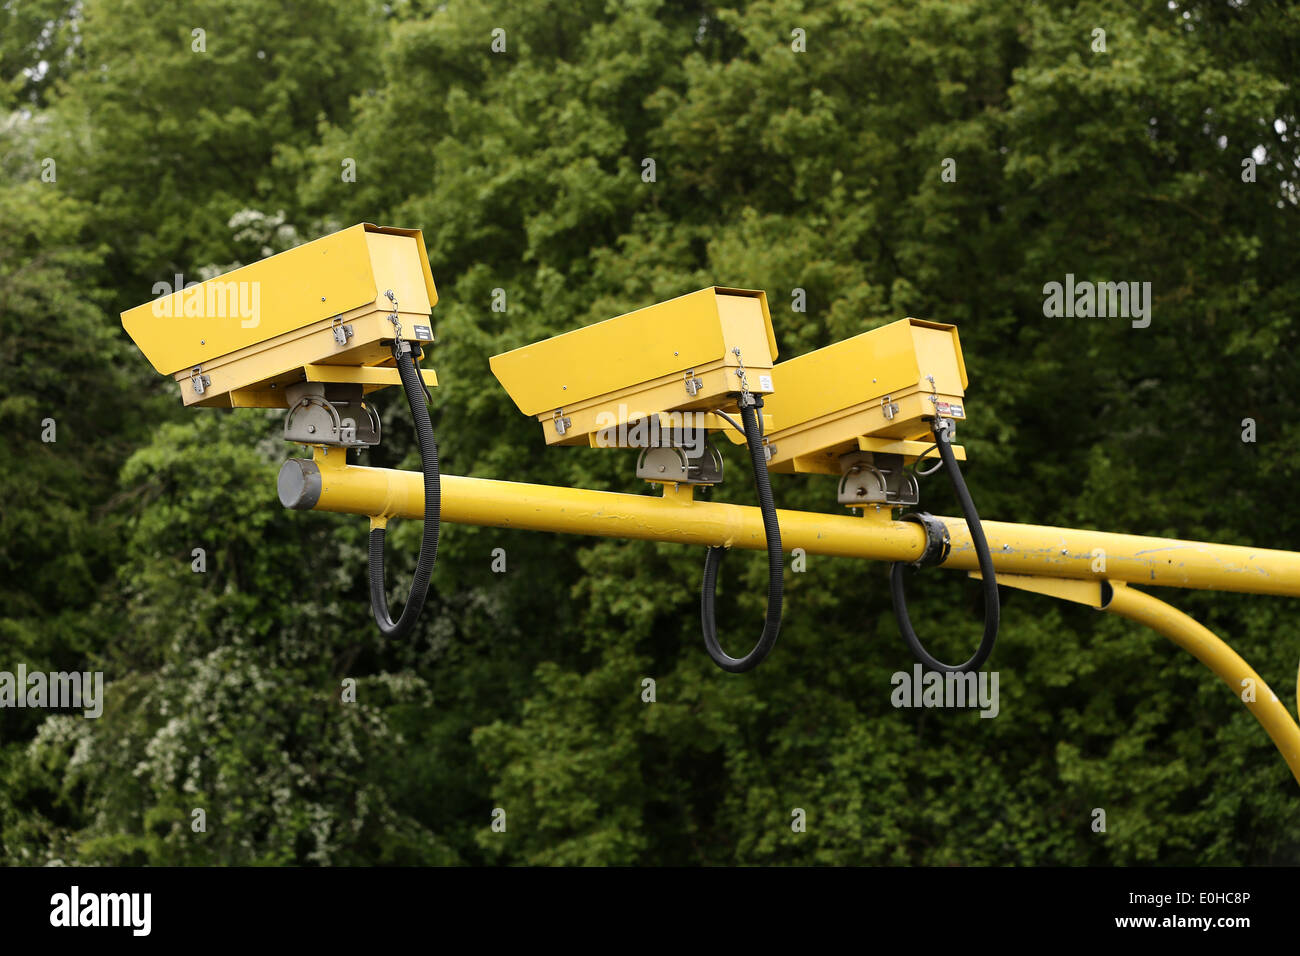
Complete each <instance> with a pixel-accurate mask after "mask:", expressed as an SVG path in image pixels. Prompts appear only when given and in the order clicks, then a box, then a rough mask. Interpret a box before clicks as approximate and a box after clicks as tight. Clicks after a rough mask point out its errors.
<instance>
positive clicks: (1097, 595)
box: [972, 574, 1300, 783]
mask: <svg viewBox="0 0 1300 956" xmlns="http://www.w3.org/2000/svg"><path fill="white" fill-rule="evenodd" d="M972 577H978V575H972ZM998 583H999V584H1004V585H1006V586H1007V587H1013V588H1019V589H1020V590H1022V591H1036V592H1038V593H1039V594H1047V595H1050V596H1051V597H1056V598H1060V599H1061V600H1064V601H1074V602H1076V603H1079V604H1087V605H1089V606H1091V607H1095V608H1099V609H1101V610H1105V611H1109V612H1110V613H1112V614H1119V615H1122V616H1124V617H1126V618H1128V619H1129V620H1131V621H1137V622H1138V623H1139V624H1145V625H1146V626H1147V627H1149V628H1151V629H1152V630H1153V631H1156V632H1157V633H1159V634H1163V635H1164V636H1165V637H1167V638H1169V639H1170V640H1171V641H1173V642H1174V643H1175V644H1177V645H1178V646H1179V647H1181V648H1182V649H1183V650H1185V651H1187V652H1188V653H1189V654H1191V655H1192V656H1193V657H1195V658H1196V659H1197V660H1198V661H1200V662H1201V663H1202V664H1204V665H1205V666H1206V667H1208V668H1209V669H1210V670H1212V671H1214V673H1215V674H1217V675H1218V676H1219V679H1220V680H1222V681H1223V682H1224V683H1225V684H1227V685H1228V686H1229V687H1230V688H1232V692H1233V694H1234V695H1235V696H1236V697H1237V699H1238V700H1242V703H1244V704H1245V705H1246V707H1247V708H1249V709H1250V712H1251V713H1252V714H1254V715H1255V719H1256V720H1258V721H1259V722H1260V724H1262V725H1263V727H1264V730H1265V731H1267V732H1268V735H1269V737H1271V738H1272V740H1273V744H1274V745H1275V746H1276V747H1277V749H1278V752H1279V753H1280V754H1281V755H1282V759H1283V760H1285V761H1286V764H1287V766H1288V767H1290V768H1291V774H1292V776H1294V777H1295V779H1296V783H1300V726H1297V725H1296V722H1295V721H1294V720H1292V719H1291V713H1290V711H1288V710H1287V709H1286V705H1285V704H1283V703H1282V701H1281V700H1280V699H1279V698H1278V696H1277V694H1275V693H1273V690H1272V688H1270V687H1269V686H1268V684H1266V683H1265V682H1264V679H1263V678H1262V677H1260V676H1259V674H1257V673H1255V669H1254V668H1253V667H1251V666H1250V665H1249V664H1247V663H1246V661H1245V660H1244V659H1243V658H1242V657H1241V655H1240V654H1238V653H1237V652H1236V651H1234V650H1233V649H1232V648H1231V647H1229V646H1228V645H1227V644H1226V643H1224V642H1223V641H1222V640H1221V639H1220V638H1218V637H1216V636H1215V635H1214V633H1213V632H1211V631H1210V630H1209V629H1208V628H1206V627H1203V626H1202V625H1200V624H1198V623H1197V622H1196V621H1194V620H1193V619H1192V618H1190V617H1189V616H1188V615H1186V614H1184V613H1183V612H1182V611H1180V610H1178V609H1177V608H1175V607H1171V606H1170V605H1168V604H1166V603H1165V602H1164V601H1161V600H1159V599H1157V598H1153V597H1152V596H1151V595H1149V594H1146V593H1145V592H1143V591H1136V590H1134V589H1133V588H1131V587H1128V586H1127V585H1126V584H1124V582H1122V581H1108V582H1100V581H1067V580H1061V579H1058V578H1049V577H1039V576H1036V575H1022V574H999V575H998ZM1248 687H1251V688H1253V689H1254V693H1253V694H1252V695H1250V696H1251V697H1252V698H1253V699H1251V700H1243V699H1242V692H1243V691H1244V690H1245V689H1246V688H1248ZM1296 693H1297V696H1298V697H1300V675H1298V676H1297V686H1296Z"/></svg>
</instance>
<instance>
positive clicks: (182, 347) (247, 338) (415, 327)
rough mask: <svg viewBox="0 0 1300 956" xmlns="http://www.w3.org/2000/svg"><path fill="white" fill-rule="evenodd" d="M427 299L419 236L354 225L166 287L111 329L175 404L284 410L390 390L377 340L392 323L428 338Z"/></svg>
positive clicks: (414, 338) (388, 358) (430, 300)
mask: <svg viewBox="0 0 1300 956" xmlns="http://www.w3.org/2000/svg"><path fill="white" fill-rule="evenodd" d="M177 278H178V283H177V284H178V285H180V284H181V282H180V277H177ZM160 285H161V286H163V287H167V283H161V284H160ZM155 291H157V290H155ZM437 302H438V291H437V289H436V288H435V287H434V283H433V273H432V271H431V270H430V268H429V257H428V254H427V253H426V252H425V248H424V238H423V236H422V235H421V233H420V231H419V230H418V229H395V228H390V227H386V226H374V225H371V224H369V223H362V224H360V225H356V226H352V227H350V228H348V229H344V230H342V231H340V232H336V233H334V234H332V235H329V236H325V237H324V238H321V239H317V240H315V241H313V242H308V243H305V244H304V245H301V246H298V247H296V248H294V249H290V250H288V251H287V252H282V253H279V254H278V255H274V256H271V257H270V258H268V259H263V260H262V261H260V262H255V263H253V264H252V265H248V266H244V267H243V268H240V269H235V270H233V271H232V272H228V273H226V274H225V275H222V276H218V277H216V278H213V279H208V280H207V281H205V282H199V283H193V284H189V285H186V286H184V287H182V288H173V289H171V291H169V292H166V294H164V295H162V296H160V297H159V298H157V299H155V300H153V301H152V302H148V303H146V304H144V305H141V306H137V307H136V308H134V309H130V310H128V311H126V312H123V313H122V326H123V328H125V329H126V331H127V333H128V334H129V335H130V336H131V339H132V340H133V341H134V342H135V344H136V345H137V346H138V347H139V349H140V351H141V352H143V353H144V355H145V357H146V358H148V359H149V361H150V362H151V363H152V364H153V367H154V368H155V369H157V370H158V371H159V372H160V373H162V374H164V375H170V376H171V377H173V378H174V379H176V381H177V382H178V383H179V385H180V390H181V397H182V399H183V400H184V402H185V404H186V405H204V406H217V407H223V408H232V407H233V408H249V407H260V408H289V407H291V406H293V405H295V404H298V403H300V402H301V401H303V396H304V395H305V396H324V395H326V394H327V393H328V394H331V395H342V394H343V393H345V392H346V393H347V397H346V398H341V399H339V401H340V402H345V401H348V400H352V399H355V400H356V401H357V402H359V401H360V398H361V396H362V395H363V394H365V393H368V392H371V391H373V390H374V389H377V388H383V387H384V386H387V385H397V384H399V379H398V370H397V368H396V367H395V364H394V360H393V357H392V352H391V349H390V348H389V346H387V345H384V344H381V340H387V341H392V340H393V338H394V333H395V331H396V329H397V328H398V325H400V328H401V336H402V337H403V338H404V339H405V340H406V341H408V342H410V343H412V344H416V345H418V344H427V343H430V342H432V341H433V330H432V325H431V323H430V321H429V315H430V313H431V310H432V308H433V306H434V305H436V304H437ZM394 319H396V322H394ZM423 374H424V377H425V381H426V382H427V384H429V385H435V384H437V380H436V377H435V376H434V375H433V373H432V372H431V371H425V372H424V373H423ZM299 385H308V386H312V387H310V388H305V389H304V388H297V389H295V388H294V386H299ZM291 390H292V391H294V392H295V395H293V396H291V395H289V394H288V393H289V392H290V391H291ZM298 393H301V394H298ZM308 404H315V403H312V402H310V401H308ZM319 407H320V406H319V404H317V408H318V409H319Z"/></svg>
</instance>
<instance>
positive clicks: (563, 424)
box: [555, 408, 573, 436]
mask: <svg viewBox="0 0 1300 956" xmlns="http://www.w3.org/2000/svg"><path fill="white" fill-rule="evenodd" d="M572 424H573V422H571V421H569V419H567V418H565V417H564V409H562V408H557V409H556V410H555V434H557V435H560V436H563V435H564V433H565V432H567V431H568V430H569V426H570V425H572Z"/></svg>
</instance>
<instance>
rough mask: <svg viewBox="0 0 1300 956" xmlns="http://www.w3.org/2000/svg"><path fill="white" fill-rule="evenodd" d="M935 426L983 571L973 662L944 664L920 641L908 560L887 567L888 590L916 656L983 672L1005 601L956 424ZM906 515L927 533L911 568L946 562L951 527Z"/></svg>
mask: <svg viewBox="0 0 1300 956" xmlns="http://www.w3.org/2000/svg"><path fill="white" fill-rule="evenodd" d="M933 428H934V440H935V443H936V444H937V445H938V447H939V456H940V458H941V459H942V460H943V467H944V469H946V470H947V472H948V478H949V479H950V480H951V481H952V488H953V491H955V492H956V493H957V500H958V501H959V502H961V510H962V513H963V514H965V516H966V526H967V528H969V529H970V537H971V543H972V544H973V545H974V546H975V556H976V558H977V559H978V560H979V566H980V574H981V576H982V577H983V585H984V637H983V638H982V639H981V641H980V645H979V647H978V648H977V649H976V651H975V653H974V654H973V655H972V656H971V658H970V659H969V660H967V661H966V662H964V663H962V664H956V665H953V664H945V663H943V661H940V660H938V659H937V658H935V657H934V656H933V655H932V654H930V652H929V651H927V650H926V649H925V646H924V645H923V644H922V643H921V639H920V638H919V637H917V636H916V631H914V630H913V629H912V621H911V619H910V618H909V617H908V614H907V592H906V590H905V589H904V586H903V583H904V582H903V575H904V573H905V569H906V568H907V566H908V565H907V564H905V563H904V562H901V561H896V562H894V565H893V567H891V568H890V569H889V593H890V596H891V597H892V599H893V602H894V617H895V618H896V619H897V620H898V629H899V630H900V631H901V632H902V634H903V640H905V641H906V642H907V646H908V647H909V648H911V650H912V653H913V654H915V655H916V659H917V660H919V661H920V662H921V663H922V664H923V665H925V666H926V667H928V668H930V670H934V671H941V672H945V673H964V672H966V671H977V670H979V669H980V667H981V666H983V664H984V662H985V661H986V660H988V657H989V655H990V654H991V653H993V644H994V642H995V641H996V640H997V637H998V622H999V620H1000V617H1001V601H1000V599H999V596H998V583H997V576H996V574H995V573H994V571H993V555H992V554H990V553H989V543H988V539H987V538H985V537H984V527H983V525H981V524H980V517H979V514H978V513H976V511H975V502H974V501H972V500H971V496H970V490H969V489H968V488H967V487H966V480H965V479H964V478H962V475H961V469H960V468H958V466H957V457H956V456H955V455H954V454H953V451H952V432H953V423H952V422H951V421H949V420H948V419H946V418H936V419H935V420H934V426H933ZM906 518H907V519H908V520H911V521H916V522H917V523H918V524H920V525H921V526H922V527H923V528H925V536H926V546H925V550H924V551H923V552H922V553H921V556H920V558H918V559H917V560H916V561H915V562H913V564H912V567H925V566H928V565H933V564H941V563H942V562H943V561H944V560H946V559H947V557H948V553H949V550H950V548H951V540H950V538H949V535H948V529H947V528H946V527H944V528H943V530H942V533H941V534H940V533H939V532H938V531H937V530H936V529H935V528H934V525H935V524H938V525H940V527H942V525H943V523H942V522H940V521H938V520H937V519H935V518H934V517H932V516H931V515H928V514H924V513H922V512H918V513H917V514H914V515H907V516H906Z"/></svg>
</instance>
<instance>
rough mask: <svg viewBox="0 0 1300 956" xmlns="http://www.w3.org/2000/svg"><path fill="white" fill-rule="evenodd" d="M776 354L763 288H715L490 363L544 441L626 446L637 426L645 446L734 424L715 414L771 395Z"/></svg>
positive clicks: (527, 346)
mask: <svg viewBox="0 0 1300 956" xmlns="http://www.w3.org/2000/svg"><path fill="white" fill-rule="evenodd" d="M776 355H777V348H776V333H775V332H774V331H773V329H772V317H771V315H770V313H769V312H768V308H767V295H766V294H765V293H764V292H761V291H757V290H752V289H732V288H724V287H721V286H714V287H712V288H708V289H701V290H699V291H698V292H692V293H689V294H688V295H683V296H679V297H677V298H675V299H669V300H667V301H665V302H660V303H657V304H655V305H651V306H647V307H646V308H644V309H637V310H636V311H634V312H628V313H626V314H625V315H620V316H618V317H616V318H613V319H607V320H605V321H603V322H597V323H596V324H594V325H589V326H586V327H584V328H580V329H575V330H573V331H571V332H565V333H564V334H562V335H557V336H554V337H553V338H549V339H544V340H543V341H540V342H534V343H533V344H531V345H525V346H523V347H522V348H517V349H514V350H512V351H510V352H504V353H502V354H500V355H494V356H492V358H491V361H490V364H491V367H492V374H494V375H495V376H496V377H497V381H499V382H500V383H501V385H502V386H503V387H504V388H505V390H506V392H507V393H508V394H509V395H510V397H511V399H513V400H514V403H515V405H516V406H517V407H518V408H519V410H520V411H521V412H523V413H524V414H525V415H530V416H533V417H535V418H536V419H537V420H538V421H539V422H541V424H542V430H543V434H544V435H545V438H546V443H547V444H548V445H589V446H591V447H627V442H626V441H624V440H622V439H623V436H625V435H626V434H627V433H630V432H634V431H637V430H638V429H645V430H646V432H647V434H649V435H651V436H653V437H650V438H649V439H648V441H649V443H650V444H651V445H659V444H664V445H671V444H673V443H674V442H673V437H672V436H673V435H674V433H680V432H682V431H683V430H685V431H686V432H689V433H698V432H699V431H700V430H705V431H709V430H716V429H719V428H730V425H729V424H728V423H726V422H725V420H723V419H722V418H720V417H718V416H717V415H714V414H713V412H714V411H715V410H721V411H723V412H729V411H735V410H736V408H737V398H736V396H737V395H738V394H739V393H740V392H742V390H744V389H747V390H748V391H749V392H750V393H751V394H754V395H769V394H771V392H772V390H773V389H772V374H771V373H772V363H773V362H774V361H775V360H776ZM741 372H743V375H741V374H740V373H741ZM732 437H734V436H732ZM736 440H737V441H738V442H740V441H744V436H743V435H741V436H739V438H738V439H736ZM633 447H637V446H636V445H634V446H633ZM640 447H646V446H645V445H641V446H640Z"/></svg>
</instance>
